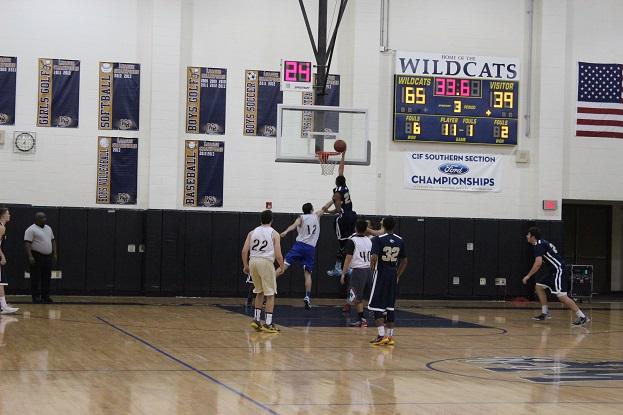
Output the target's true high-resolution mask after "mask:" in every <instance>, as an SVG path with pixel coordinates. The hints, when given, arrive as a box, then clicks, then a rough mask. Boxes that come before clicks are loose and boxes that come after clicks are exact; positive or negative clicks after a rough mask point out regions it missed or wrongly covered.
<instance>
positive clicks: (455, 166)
mask: <svg viewBox="0 0 623 415" xmlns="http://www.w3.org/2000/svg"><path fill="white" fill-rule="evenodd" d="M439 171H440V172H442V173H443V174H449V175H452V176H457V175H460V174H465V173H467V172H468V171H469V167H467V166H466V165H465V164H459V163H444V164H442V165H441V166H439Z"/></svg>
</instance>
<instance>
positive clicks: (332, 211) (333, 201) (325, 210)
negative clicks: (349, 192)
mask: <svg viewBox="0 0 623 415" xmlns="http://www.w3.org/2000/svg"><path fill="white" fill-rule="evenodd" d="M335 194H338V192H335ZM335 194H334V195H333V199H331V200H329V201H328V202H327V203H326V204H325V205H324V206H323V207H322V210H323V211H324V213H336V212H338V208H337V207H335V208H334V209H329V208H330V207H331V205H335ZM339 197H340V198H341V197H342V196H341V195H340V196H339ZM340 200H341V199H340ZM340 206H341V205H340Z"/></svg>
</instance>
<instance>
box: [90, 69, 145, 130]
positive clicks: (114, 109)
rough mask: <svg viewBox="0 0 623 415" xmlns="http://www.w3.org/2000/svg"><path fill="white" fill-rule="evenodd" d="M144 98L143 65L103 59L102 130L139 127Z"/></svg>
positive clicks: (100, 123) (100, 111) (101, 77)
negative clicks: (142, 86) (142, 99)
mask: <svg viewBox="0 0 623 415" xmlns="http://www.w3.org/2000/svg"><path fill="white" fill-rule="evenodd" d="M140 100H141V65H140V64H138V63H118V62H100V70H99V111H98V125H99V129H100V130H135V131H136V130H138V128H139V125H138V121H139V120H138V118H139V106H140Z"/></svg>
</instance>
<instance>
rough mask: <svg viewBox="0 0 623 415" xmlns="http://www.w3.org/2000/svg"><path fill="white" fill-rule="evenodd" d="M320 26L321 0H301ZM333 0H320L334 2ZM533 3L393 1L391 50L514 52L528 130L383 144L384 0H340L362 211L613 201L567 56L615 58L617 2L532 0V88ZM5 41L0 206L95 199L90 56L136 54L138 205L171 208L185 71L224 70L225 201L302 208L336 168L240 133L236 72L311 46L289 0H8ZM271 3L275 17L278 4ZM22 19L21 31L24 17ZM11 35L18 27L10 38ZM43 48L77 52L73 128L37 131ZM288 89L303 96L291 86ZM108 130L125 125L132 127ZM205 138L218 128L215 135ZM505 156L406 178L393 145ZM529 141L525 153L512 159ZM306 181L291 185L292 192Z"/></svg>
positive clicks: (501, 214) (457, 210) (323, 190)
mask: <svg viewBox="0 0 623 415" xmlns="http://www.w3.org/2000/svg"><path fill="white" fill-rule="evenodd" d="M305 4H306V5H307V6H308V10H309V15H310V18H311V21H312V22H311V23H312V26H313V27H314V28H315V27H316V24H317V23H316V20H315V19H316V13H317V12H316V10H317V0H306V1H305ZM334 4H335V1H334V0H329V15H330V16H331V14H332V13H333V6H334ZM527 4H528V1H523V0H505V1H500V0H473V1H470V2H464V1H460V0H437V1H429V0H390V29H389V47H390V49H400V50H407V51H423V52H453V53H469V54H474V55H488V56H513V57H519V58H520V59H521V63H522V80H521V81H520V88H521V89H520V101H521V108H523V109H524V112H522V114H521V115H522V116H523V115H525V109H526V105H527V101H528V95H529V94H530V96H531V99H532V111H531V114H530V115H531V120H532V121H531V135H530V136H529V137H525V136H524V133H525V131H526V127H527V123H526V121H525V120H523V119H521V120H520V126H519V142H520V143H519V145H518V146H517V148H513V147H505V148H493V147H485V146H469V147H465V146H460V145H441V144H424V143H418V144H413V143H393V142H392V141H391V107H392V73H393V55H392V54H391V53H380V52H379V30H380V1H379V0H356V1H350V2H349V5H348V9H347V12H346V15H345V17H344V20H343V22H342V28H341V32H340V34H339V37H338V45H337V51H336V55H335V56H334V60H333V67H332V70H331V72H332V73H339V74H341V75H342V105H347V106H356V107H366V108H368V109H369V116H370V120H369V121H370V122H369V126H370V131H371V136H372V137H371V139H372V140H373V160H372V165H371V166H370V167H356V166H355V167H347V169H346V175H347V177H348V180H349V184H350V186H351V188H352V193H353V199H354V203H355V207H356V210H357V211H359V212H360V213H365V214H373V213H376V214H383V213H390V212H391V213H393V214H396V215H418V216H419V215H421V216H461V217H483V218H540V219H559V218H560V211H557V212H551V213H546V212H543V211H542V210H541V200H542V199H557V200H562V199H563V198H573V199H594V200H600V199H608V200H623V188H621V186H619V181H620V180H619V179H618V177H617V176H616V175H613V174H610V173H609V170H608V169H607V168H606V166H611V165H614V162H615V161H616V160H618V159H619V158H620V157H619V156H620V154H619V153H620V151H621V149H620V148H621V145H623V143H620V142H619V141H618V140H607V139H601V140H597V139H586V138H582V139H577V138H575V137H573V121H574V111H575V77H576V69H575V64H574V62H575V61H577V60H578V59H586V60H594V61H614V62H623V56H622V55H623V51H621V49H620V48H617V46H616V45H617V44H616V42H612V39H620V38H621V35H622V34H623V29H622V28H621V27H620V25H619V24H618V22H617V20H616V17H617V16H621V15H623V2H619V1H617V0H602V1H600V7H599V8H598V7H594V6H593V4H594V3H593V2H591V1H589V0H571V1H565V0H547V1H544V0H535V27H534V30H533V36H534V39H533V42H534V51H533V55H532V57H533V64H532V83H531V86H532V88H530V87H529V85H528V80H527V79H528V78H527V73H528V71H529V69H530V66H529V60H528V57H529V56H528V51H529V49H528V38H529V36H528V35H529V33H528V31H527V27H528V26H527V22H528V16H527V14H526V7H527ZM2 9H3V12H2V21H3V24H2V25H0V38H2V39H3V42H2V44H1V45H0V54H1V55H9V56H18V59H19V61H18V64H19V66H18V81H17V82H18V93H17V124H16V126H15V128H13V127H11V128H6V127H5V128H3V129H4V130H5V131H6V132H7V138H9V139H8V140H7V143H6V144H5V145H4V146H3V147H0V182H1V183H2V185H1V186H0V203H2V202H12V203H32V204H46V205H63V206H95V162H96V137H97V135H98V134H101V132H99V131H98V130H97V119H96V117H97V88H96V85H97V63H98V62H99V61H101V60H112V61H122V62H139V63H141V64H142V79H141V82H142V85H141V131H140V133H139V134H138V136H139V138H140V144H139V205H138V207H139V208H169V209H174V208H181V174H182V157H183V153H182V149H183V140H184V139H185V138H197V137H196V136H195V135H193V136H187V135H186V134H185V133H184V128H183V120H184V94H183V88H184V85H185V68H186V66H188V65H200V66H212V67H225V68H227V69H228V91H227V99H228V102H227V125H226V128H227V134H226V136H224V137H223V140H224V141H225V143H226V151H225V195H224V199H225V206H224V209H225V210H233V211H236V210H244V211H249V210H260V209H262V208H263V207H264V203H265V202H266V201H272V202H273V206H274V209H275V210H276V211H298V210H299V209H300V205H301V204H302V202H303V201H304V200H303V199H305V200H307V199H310V200H311V201H312V202H314V203H316V204H320V203H321V202H324V201H325V200H326V199H327V198H328V197H329V196H330V188H331V186H332V182H333V179H332V178H327V177H322V176H320V169H319V167H318V166H317V165H300V164H275V163H274V161H273V160H274V139H271V138H261V137H257V138H255V137H244V136H243V135H242V110H243V101H242V98H243V75H244V70H245V69H267V70H271V69H273V70H277V69H278V68H279V60H280V59H281V58H282V57H296V58H307V59H312V52H311V47H310V45H309V39H308V36H307V32H306V30H305V27H304V24H303V19H302V17H301V13H300V10H299V7H298V2H295V1H288V2H286V1H283V0H263V1H261V2H257V1H252V0H229V1H215V0H213V1H207V0H107V1H99V0H97V1H96V0H90V1H81V0H57V1H54V2H48V1H44V0H23V1H19V2H16V1H11V2H9V1H5V2H3V8H2ZM276 16H277V17H276ZM24 27H28V28H29V30H27V31H24V30H23V28H24ZM17 34H19V35H17ZM39 57H52V58H71V59H80V60H81V68H82V69H81V72H82V73H81V91H80V92H81V93H80V128H78V129H67V130H65V129H56V128H36V127H35V126H34V122H35V100H36V80H37V78H36V76H37V75H36V63H37V58H39ZM285 101H286V102H289V103H298V102H299V98H298V97H297V96H296V94H291V93H287V94H286V96H285ZM14 130H28V131H36V132H37V134H38V138H39V147H38V152H37V154H36V156H34V157H33V158H32V159H31V160H22V159H20V158H18V157H17V156H16V155H14V154H13V153H12V149H11V143H10V137H12V132H13V131H14ZM115 134H119V135H127V136H133V135H134V134H133V133H131V132H126V133H123V132H118V133H115ZM212 139H213V137H212ZM414 149H418V150H425V151H455V152H461V151H469V152H480V153H493V154H502V155H507V156H508V157H506V160H505V161H504V188H503V191H502V192H500V193H495V194H491V193H459V192H440V191H417V190H407V189H405V188H404V187H403V184H402V183H403V177H402V175H403V165H402V160H403V157H402V154H403V152H405V151H410V150H414ZM516 149H522V150H528V151H530V155H531V160H530V162H529V163H528V164H517V163H515V161H514V152H515V150H516ZM302 188H303V189H305V190H304V191H301V189H302Z"/></svg>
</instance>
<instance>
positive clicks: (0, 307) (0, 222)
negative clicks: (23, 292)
mask: <svg viewBox="0 0 623 415" xmlns="http://www.w3.org/2000/svg"><path fill="white" fill-rule="evenodd" d="M10 220H11V213H10V212H9V209H7V208H0V314H13V313H15V312H16V311H17V310H19V308H15V307H11V306H9V305H8V304H7V303H6V298H5V296H4V286H5V285H7V283H6V277H3V276H2V266H4V265H6V256H4V252H3V251H2V241H3V240H4V238H5V233H6V228H5V225H6V224H7V223H8V222H9V221H10Z"/></svg>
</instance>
